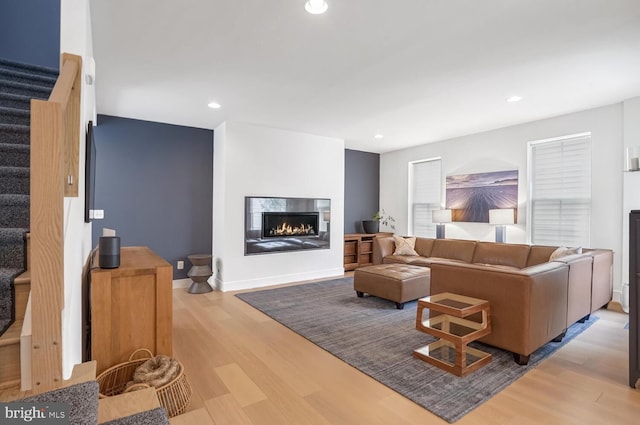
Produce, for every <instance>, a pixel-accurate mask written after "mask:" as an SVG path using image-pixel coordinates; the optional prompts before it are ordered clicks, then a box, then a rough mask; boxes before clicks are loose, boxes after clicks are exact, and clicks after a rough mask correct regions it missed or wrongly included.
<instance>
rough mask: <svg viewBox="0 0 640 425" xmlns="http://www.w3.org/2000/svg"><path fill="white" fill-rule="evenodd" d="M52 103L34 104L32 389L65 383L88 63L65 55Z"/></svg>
mask: <svg viewBox="0 0 640 425" xmlns="http://www.w3.org/2000/svg"><path fill="white" fill-rule="evenodd" d="M60 69H61V71H60V75H59V77H58V80H57V81H56V84H55V86H54V88H53V91H52V92H51V96H49V99H48V100H46V101H44V100H36V99H33V100H31V171H30V172H31V176H30V178H31V212H30V227H31V228H30V232H31V264H30V269H31V320H32V332H33V333H32V337H31V343H32V345H31V376H32V381H31V388H32V389H33V391H34V392H35V393H40V392H42V391H47V390H49V389H51V388H55V387H57V386H59V385H60V383H61V382H62V310H63V308H64V222H63V220H64V197H65V196H67V197H77V196H78V162H79V152H80V145H79V141H80V108H81V87H82V84H81V80H80V79H81V76H82V58H81V57H80V56H76V55H70V54H66V53H65V54H63V55H62V66H61V68H60Z"/></svg>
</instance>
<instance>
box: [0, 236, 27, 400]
mask: <svg viewBox="0 0 640 425" xmlns="http://www.w3.org/2000/svg"><path fill="white" fill-rule="evenodd" d="M30 240H31V238H30V237H29V235H28V234H27V271H25V272H24V273H22V274H21V275H20V276H18V277H17V278H16V279H15V280H14V282H13V283H14V285H15V295H16V296H15V302H16V321H15V322H13V324H12V325H11V326H10V327H9V329H7V331H6V332H5V333H4V334H3V335H2V336H0V389H4V388H11V387H16V386H20V382H21V372H20V371H21V367H20V336H21V334H22V325H23V324H24V318H25V312H26V310H27V303H28V301H29V294H30V293H31V271H30V270H29V262H30V252H31V251H30V246H31V244H30Z"/></svg>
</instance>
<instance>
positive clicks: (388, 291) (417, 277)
mask: <svg viewBox="0 0 640 425" xmlns="http://www.w3.org/2000/svg"><path fill="white" fill-rule="evenodd" d="M430 277H431V270H430V269H429V268H427V267H420V266H410V265H407V264H378V265H376V266H369V267H361V268H359V269H356V271H355V274H354V276H353V289H354V290H355V291H356V294H357V295H358V297H360V298H362V296H363V295H364V294H365V293H367V294H369V295H374V296H376V297H380V298H384V299H386V300H391V301H395V303H396V308H398V309H402V308H404V303H405V302H407V301H412V300H415V299H418V298H422V297H426V296H428V295H429V288H430V281H431V280H430Z"/></svg>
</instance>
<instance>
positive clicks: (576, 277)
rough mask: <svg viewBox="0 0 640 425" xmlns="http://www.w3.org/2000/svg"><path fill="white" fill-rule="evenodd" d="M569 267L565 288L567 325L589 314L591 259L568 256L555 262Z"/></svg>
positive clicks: (580, 255)
mask: <svg viewBox="0 0 640 425" xmlns="http://www.w3.org/2000/svg"><path fill="white" fill-rule="evenodd" d="M555 262H559V263H564V264H566V265H568V266H569V283H568V288H567V291H568V293H567V325H569V326H570V325H572V324H574V323H575V322H577V321H578V320H580V319H582V318H584V317H587V316H589V314H591V277H592V266H593V257H591V256H590V255H584V254H574V255H568V256H566V257H561V258H558V259H556V260H555Z"/></svg>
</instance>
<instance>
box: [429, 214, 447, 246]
mask: <svg viewBox="0 0 640 425" xmlns="http://www.w3.org/2000/svg"><path fill="white" fill-rule="evenodd" d="M431 222H432V223H436V239H444V238H445V236H444V224H445V223H451V210H432V211H431Z"/></svg>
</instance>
